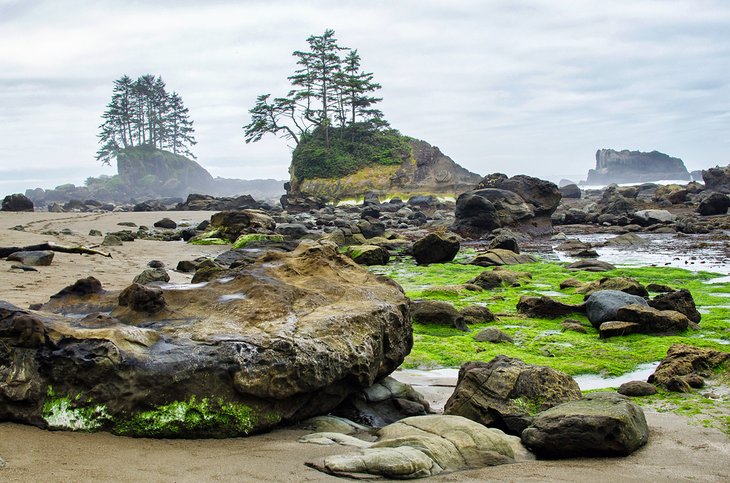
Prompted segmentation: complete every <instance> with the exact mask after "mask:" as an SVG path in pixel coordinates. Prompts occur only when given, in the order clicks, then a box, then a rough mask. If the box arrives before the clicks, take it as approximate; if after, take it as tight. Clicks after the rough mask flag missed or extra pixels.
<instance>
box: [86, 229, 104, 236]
mask: <svg viewBox="0 0 730 483" xmlns="http://www.w3.org/2000/svg"><path fill="white" fill-rule="evenodd" d="M89 236H102V233H101V232H100V231H99V230H94V229H93V228H92V229H91V230H89Z"/></svg>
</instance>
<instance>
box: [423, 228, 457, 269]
mask: <svg viewBox="0 0 730 483" xmlns="http://www.w3.org/2000/svg"><path fill="white" fill-rule="evenodd" d="M460 246H461V245H460V242H459V237H458V236H457V235H455V234H454V233H429V234H428V235H426V236H425V237H423V238H421V239H420V240H418V241H416V242H415V243H414V244H413V257H414V258H415V259H416V263H417V264H419V265H428V264H431V263H445V262H450V261H452V260H453V259H454V257H455V256H456V254H457V253H459V247H460Z"/></svg>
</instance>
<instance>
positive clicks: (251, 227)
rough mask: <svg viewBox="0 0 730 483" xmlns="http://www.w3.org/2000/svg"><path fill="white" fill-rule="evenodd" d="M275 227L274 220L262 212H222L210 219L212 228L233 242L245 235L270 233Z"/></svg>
mask: <svg viewBox="0 0 730 483" xmlns="http://www.w3.org/2000/svg"><path fill="white" fill-rule="evenodd" d="M275 227H276V223H275V222H274V220H273V218H271V216H269V215H268V214H267V213H266V212H264V211H261V210H240V211H221V212H220V213H216V214H214V215H213V216H211V217H210V228H211V229H214V230H218V232H219V235H220V236H221V237H222V238H226V239H227V240H229V241H231V242H233V241H235V240H236V239H237V238H238V237H239V236H241V235H243V234H245V233H270V232H271V231H273V230H274V228H275Z"/></svg>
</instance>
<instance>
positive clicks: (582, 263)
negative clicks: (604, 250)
mask: <svg viewBox="0 0 730 483" xmlns="http://www.w3.org/2000/svg"><path fill="white" fill-rule="evenodd" d="M565 268H567V269H568V270H570V271H573V272H576V271H579V270H583V271H585V272H608V271H609V270H614V269H615V268H616V267H615V266H613V265H611V264H610V263H608V262H602V261H600V260H578V261H577V262H573V263H570V264H568V265H566V266H565Z"/></svg>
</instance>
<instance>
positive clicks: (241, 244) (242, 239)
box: [231, 233, 284, 248]
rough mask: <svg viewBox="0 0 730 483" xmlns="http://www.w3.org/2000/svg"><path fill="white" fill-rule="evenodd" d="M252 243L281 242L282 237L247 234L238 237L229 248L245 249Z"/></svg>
mask: <svg viewBox="0 0 730 483" xmlns="http://www.w3.org/2000/svg"><path fill="white" fill-rule="evenodd" d="M254 241H270V242H282V241H284V237H283V236H282V235H263V234H261V233H249V234H247V235H241V236H239V237H238V238H237V239H236V241H235V242H233V246H232V247H231V248H245V247H246V245H248V244H249V243H251V242H254Z"/></svg>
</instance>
